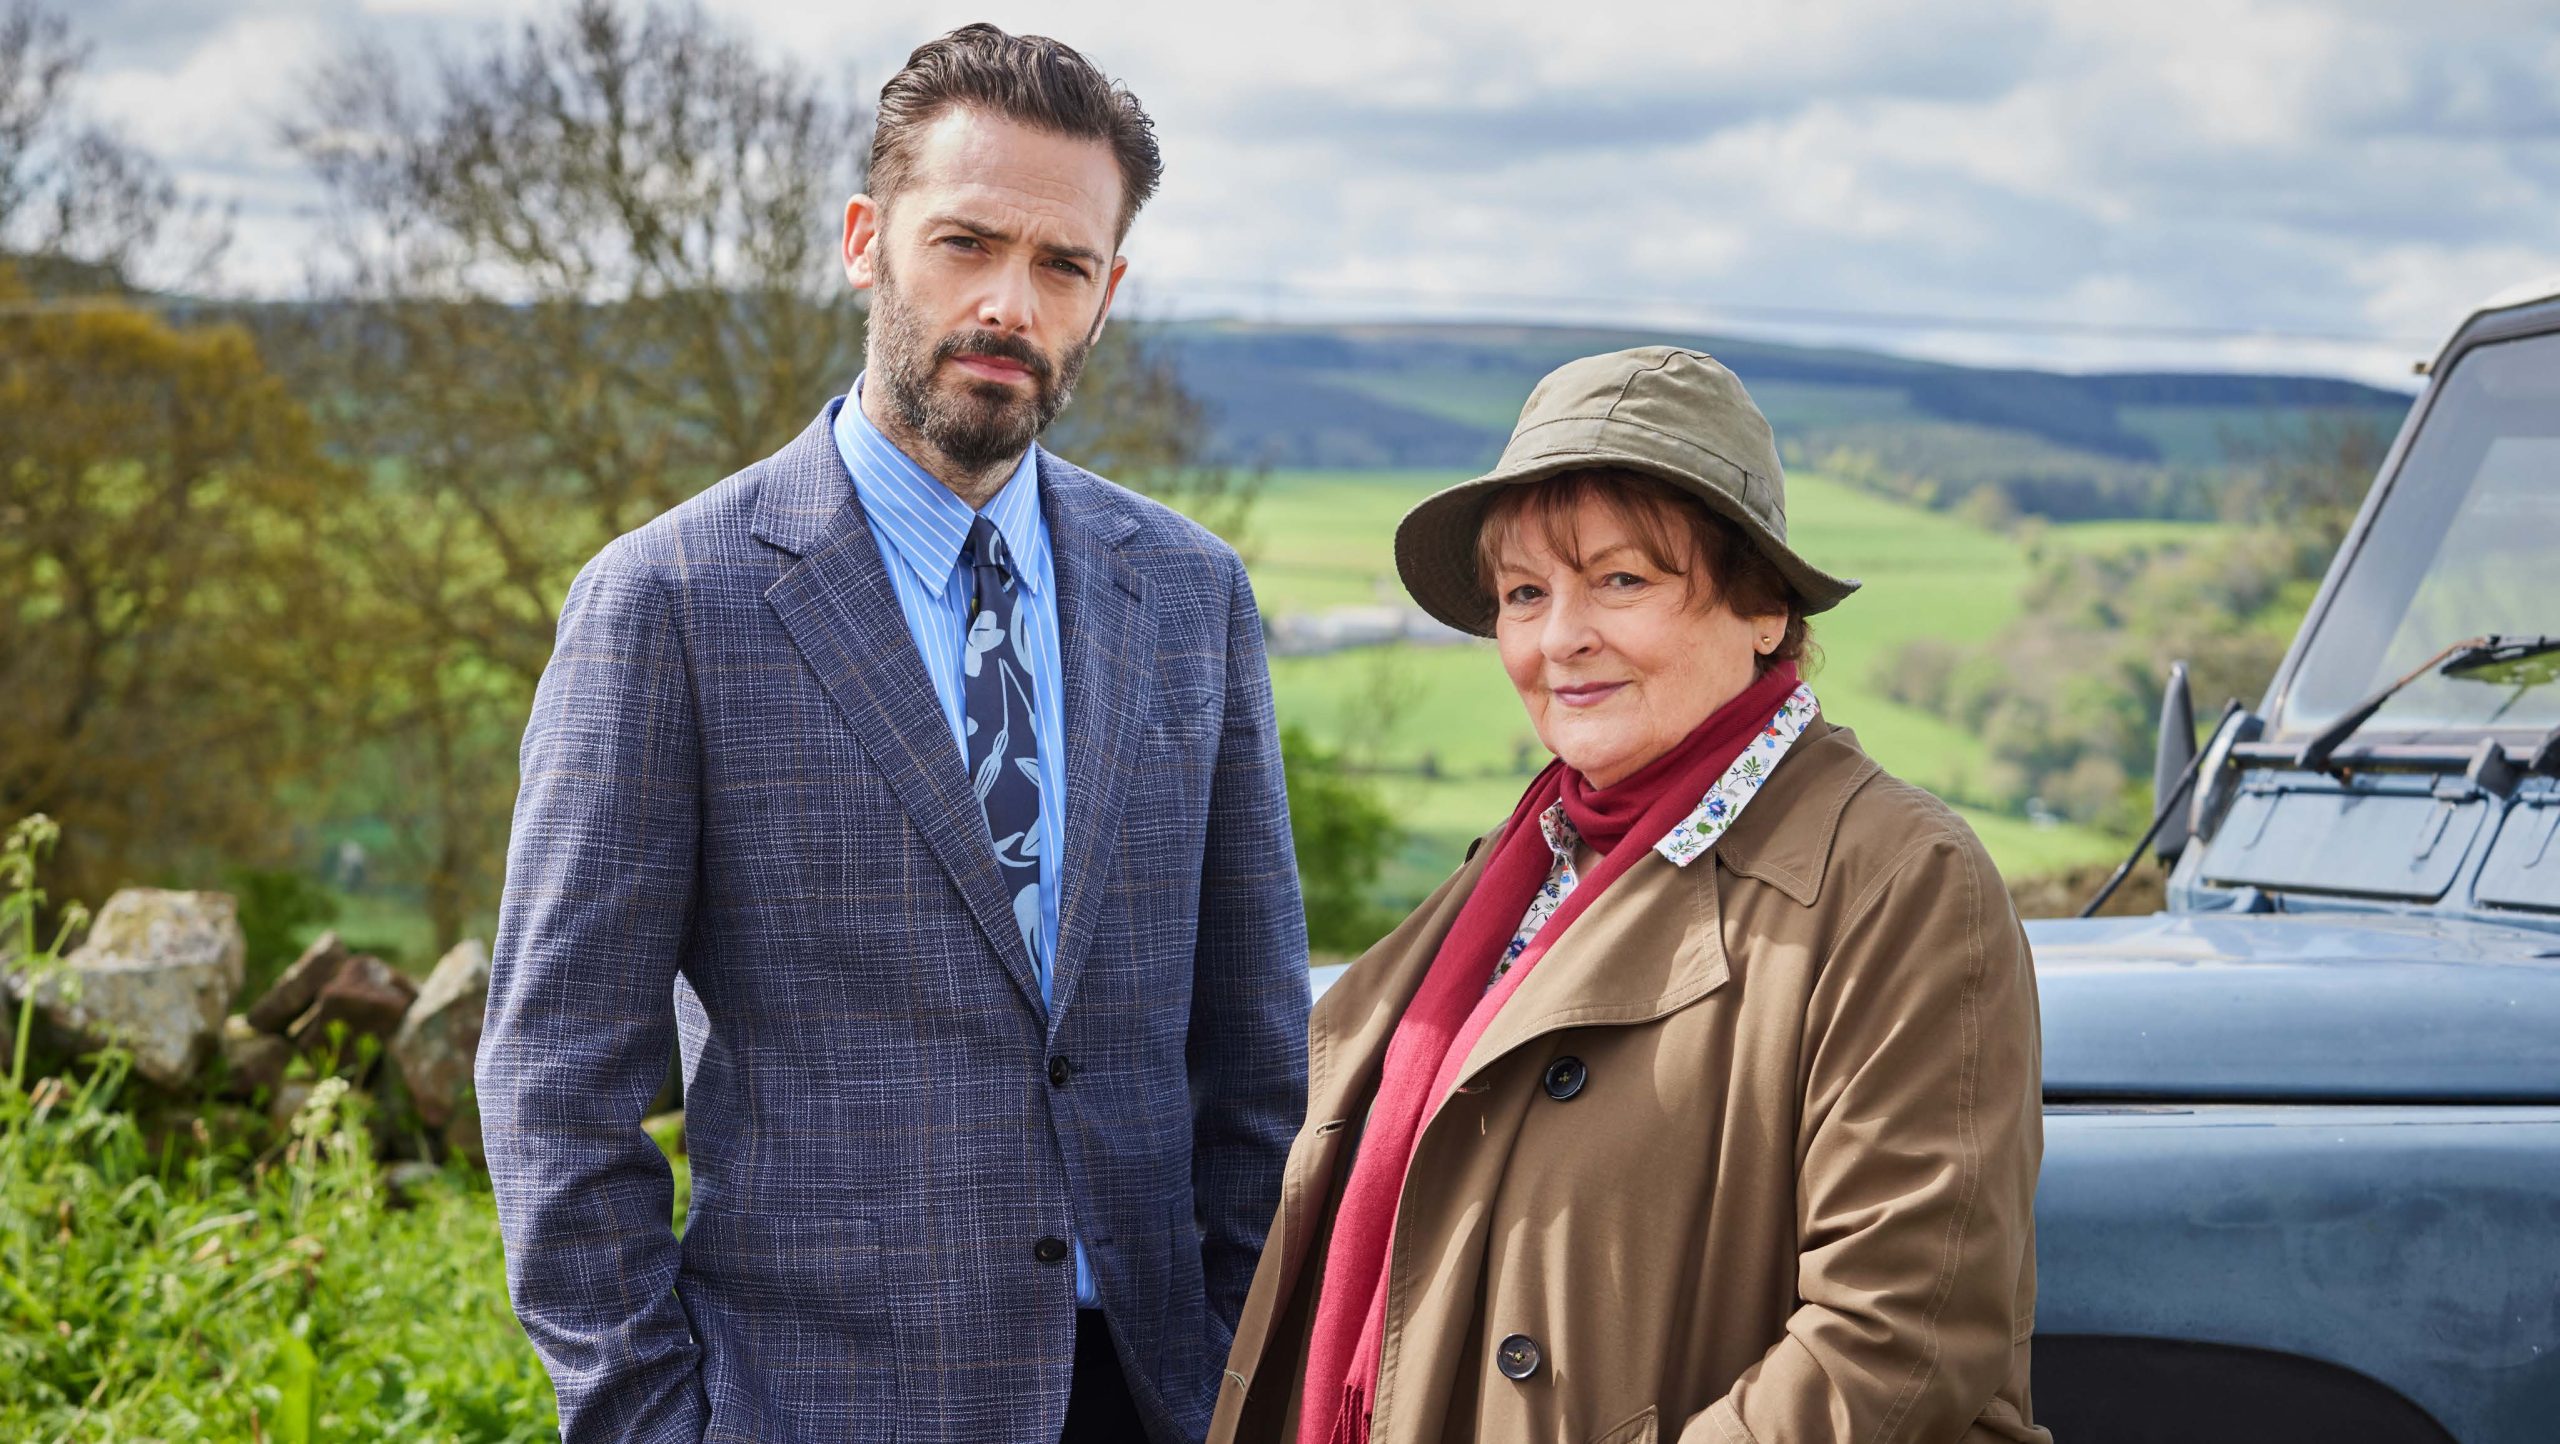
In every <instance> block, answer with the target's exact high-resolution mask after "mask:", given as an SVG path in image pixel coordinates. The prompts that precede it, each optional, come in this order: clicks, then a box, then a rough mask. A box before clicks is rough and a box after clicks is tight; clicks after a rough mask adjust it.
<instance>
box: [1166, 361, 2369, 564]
mask: <svg viewBox="0 0 2560 1444" xmlns="http://www.w3.org/2000/svg"><path fill="white" fill-rule="evenodd" d="M1163 335H1164V339H1165V341H1166V342H1167V343H1168V344H1169V345H1170V346H1171V347H1172V349H1173V350H1174V353H1175V355H1176V356H1177V357H1178V360H1179V365H1180V367H1181V371H1182V378H1183V381H1184V384H1185V385H1186V386H1188V387H1189V388H1190V389H1191V390H1192V392H1193V393H1194V394H1195V395H1197V396H1198V397H1200V398H1201V399H1202V400H1203V401H1205V402H1206V403H1207V404H1208V406H1209V408H1210V411H1211V415H1212V417H1213V418H1214V424H1215V426H1216V431H1217V434H1216V447H1217V450H1218V452H1219V454H1220V455H1221V456H1222V457H1223V458H1225V459H1227V460H1229V461H1234V462H1240V463H1247V464H1267V465H1272V466H1283V467H1361V468H1381V467H1386V468H1404V467H1434V468H1453V467H1454V468H1473V467H1479V466H1483V465H1485V464H1487V463H1489V462H1491V461H1492V460H1493V458H1494V457H1495V456H1497V455H1498V454H1499V453H1500V452H1501V449H1502V443H1503V441H1504V440H1505V439H1506V438H1507V437H1508V436H1509V435H1510V431H1511V423H1512V420H1513V418H1514V417H1515V416H1517V414H1518V412H1519V407H1520V403H1521V401H1522V400H1523V399H1524V398H1526V396H1527V395H1528V392H1529V388H1530V387H1531V386H1532V385H1534V384H1535V383H1536V381H1537V379H1538V378H1539V377H1540V376H1543V375H1544V374H1546V373H1547V372H1548V371H1550V370H1552V369H1554V368H1555V367H1556V366H1557V365H1559V364H1561V363H1563V362H1565V361H1568V360H1571V359H1572V358H1574V357H1576V356H1586V355H1590V354H1592V353H1594V352H1599V351H1611V350H1617V349H1619V348H1622V347H1627V346H1641V345H1652V344H1660V343H1666V342H1667V343H1674V344H1679V345H1688V346H1696V347H1699V348H1701V349H1703V350H1706V351H1709V352H1712V353H1713V354H1714V355H1715V356H1716V357H1717V358H1718V359H1720V360H1722V361H1723V362H1724V363H1725V364H1726V365H1728V366H1731V367H1732V368H1733V369H1734V371H1735V373H1736V374H1737V375H1739V376H1741V377H1742V379H1743V382H1744V384H1745V385H1747V386H1749V387H1750V389H1751V394H1752V396H1753V397H1754V398H1755V399H1756V400H1758V401H1759V403H1760V405H1761V408H1762V409H1763V410H1764V411H1766V412H1767V413H1768V414H1769V420H1770V424H1771V425H1772V426H1773V427H1775V428H1776V430H1777V433H1778V437H1779V441H1780V444H1781V446H1782V447H1783V448H1784V450H1785V453H1786V456H1787V458H1788V460H1789V462H1790V464H1793V465H1812V466H1818V467H1821V468H1823V469H1825V470H1828V471H1832V472H1835V473H1838V474H1841V475H1843V476H1844V478H1845V479H1848V480H1851V481H1854V482H1857V483H1859V484H1862V485H1867V486H1870V487H1871V488H1873V489H1877V490H1883V491H1888V492H1893V493H1897V494H1902V495H1907V496H1912V497H1915V498H1916V499H1919V500H1922V501H1926V502H1930V503H1932V504H1936V505H1952V504H1954V503H1956V502H1958V501H1962V500H1964V499H1965V498H1967V497H1968V496H1970V495H1971V494H1972V493H1973V492H1975V491H1977V490H1980V489H1981V488H1983V487H1986V486H1987V487H1992V488H1994V489H1996V490H1997V491H1998V492H1999V493H2000V494H2001V496H2002V498H2003V499H2004V500H2005V502H2006V503H2007V504H2008V505H2009V506H2010V507H2011V508H2013V509H2015V510H2018V511H2025V512H2035V513H2040V514H2045V515H2052V516H2057V517H2063V518H2081V517H2100V516H2164V517H2165V516H2210V515H2212V514H2213V495H2214V492H2215V490H2216V482H2217V481H2218V479H2219V478H2220V477H2221V476H2223V475H2225V474H2226V473H2227V469H2228V468H2229V467H2231V466H2232V465H2234V464H2236V463H2239V462H2242V461H2245V459H2246V458H2247V457H2250V456H2253V455H2258V454H2263V453H2264V452H2266V451H2268V450H2271V449H2277V448H2280V447H2281V446H2282V444H2283V442H2284V439H2285V438H2286V437H2287V436H2288V435H2290V434H2294V433H2295V432H2296V431H2298V430H2299V428H2301V427H2302V426H2303V425H2305V424H2306V422H2307V421H2309V420H2311V419H2313V418H2345V419H2347V420H2348V421H2350V422H2351V423H2352V424H2356V425H2361V426H2371V427H2374V428H2377V429H2379V430H2381V431H2384V432H2386V433H2387V432H2388V431H2389V429H2391V428H2393V427H2396V426H2397V425H2398V424H2399V420H2400V417H2401V414H2402V413H2403V412H2404V411H2406V410H2407V409H2408V405H2409V399H2410V398H2409V397H2408V396H2406V395H2403V394H2401V393H2399V392H2396V391H2388V390H2384V389H2381V388H2379V387H2373V386H2365V385H2361V384H2359V383H2356V382H2352V381H2342V380H2337V379H2333V378H2327V377H2309V376H2261V375H2248V374H2233V373H2198V374H2117V375H2107V374H2100V375H2070V374H2066V373H2061V372H2052V371H2033V370H1992V369H1986V368H1977V367H1967V366H1953V365H1947V364H1944V363H1940V362H1931V361H1918V360H1912V359H1910V358H1907V357H1898V356H1888V355H1883V354H1880V353H1877V352H1870V351H1856V350H1847V349H1829V348H1815V347H1805V346H1790V345H1782V344H1778V343H1775V342H1769V341H1752V340H1743V339H1738V338H1731V337H1702V336H1691V335H1674V334H1667V333H1647V332H1638V331H1617V330H1600V329H1591V328H1569V327H1553V328H1548V327H1533V326H1498V325H1339V326H1266V325H1252V324H1246V323H1236V322H1202V323H1186V324H1181V325H1176V326H1172V327H1168V328H1166V330H1165V332H1164V333H1163Z"/></svg>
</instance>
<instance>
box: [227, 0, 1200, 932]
mask: <svg viewBox="0 0 2560 1444" xmlns="http://www.w3.org/2000/svg"><path fill="white" fill-rule="evenodd" d="M307 89H308V94H309V101H308V105H307V108H306V111H305V112H304V113H303V114H302V115H301V116H300V117H298V118H297V119H296V120H294V121H293V122H292V123H291V124H290V125H289V126H288V128H287V137H288V139H289V140H290V141H291V143H292V144H293V145H295V146H296V147H297V148H298V149H299V151H300V152H301V154H302V155H303V156H304V157H305V158H306V160H307V161H308V163H309V164H310V165H311V166H312V168H313V170H314V171H315V172H316V174H317V175H318V176H319V178H320V179H321V181H322V182H323V184H324V187H325V189H326V192H327V194H328V195H329V197H330V199H331V204H332V210H333V218H334V229H335V232H336V240H335V243H334V246H333V252H332V255H331V257H330V265H329V266H328V268H327V269H326V272H325V273H324V274H323V275H322V276H320V277H318V278H317V279H315V289H316V290H317V291H318V293H319V295H320V296H321V297H322V298H323V299H324V301H325V304H323V305H321V306H318V307H313V308H307V309H305V310H303V311H302V312H300V313H298V315H297V317H296V319H295V322H294V324H293V325H292V326H291V327H288V328H286V330H285V332H283V333H280V334H279V335H278V336H277V338H276V339H277V342H278V349H279V352H280V354H283V355H285V356H286V357H288V358H289V361H288V364H289V365H290V367H291V369H292V370H293V371H294V373H295V374H297V375H298V376H299V377H300V378H301V385H302V389H303V391H304V394H305V395H306V396H308V397H310V398H311V399H312V402H313V404H314V406H315V408H316V409H317V411H318V414H319V415H320V417H321V419H322V422H323V425H324V427H325V428H326V430H327V433H328V434H329V435H330V437H331V438H332V441H333V444H334V446H335V447H336V448H337V450H338V451H339V452H340V453H341V454H343V455H344V456H346V457H347V458H349V459H350V460H351V461H353V462H355V463H356V464H358V465H359V466H360V467H361V468H363V469H364V470H365V472H366V482H365V485H366V488H367V490H366V496H367V501H366V503H365V504H364V505H362V506H358V507H351V508H348V509H347V512H346V515H345V516H344V517H343V518H342V519H341V521H340V523H339V534H340V544H339V546H338V547H337V548H335V551H336V552H337V554H339V555H341V556H345V557H350V558H361V559H362V566H363V568H364V569H365V571H366V572H367V573H368V575H369V576H370V578H371V585H370V591H369V595H368V597H367V599H366V602H365V604H364V607H363V613H364V617H365V621H364V623H363V626H364V628H365V629H366V634H367V636H368V640H369V645H370V646H371V648H372V654H373V656H374V657H375V658H376V660H377V662H378V665H379V666H380V668H381V669H382V678H381V680H380V681H379V682H378V683H377V684H376V685H373V686H371V687H367V688H364V689H361V690H362V693H363V696H364V699H365V700H364V702H363V703H362V705H363V707H364V708H365V709H366V710H365V713H364V715H363V716H361V717H360V718H359V719H357V720H358V722H359V724H360V725H361V726H362V727H363V728H364V729H365V730H367V731H368V732H370V733H371V734H372V735H374V736H376V737H377V738H379V739H381V740H380V743H379V744H378V745H379V747H380V748H381V749H386V750H387V752H388V753H390V754H396V755H397V756H398V757H399V758H400V759H402V760H401V763H400V765H398V766H388V765H377V766H375V767H373V768H371V769H370V772H371V774H372V775H373V776H375V777H377V778H378V779H380V782H379V785H377V786H376V787H375V788H374V789H373V790H372V794H371V796H370V798H369V800H367V801H365V802H364V803H363V804H362V805H365V806H368V807H370V808H372V809H373V811H372V812H371V814H370V815H372V816H376V817H379V818H383V819H386V820H389V821H390V822H392V823H393V830H394V832H395V834H396V835H397V836H398V837H399V838H400V839H401V841H402V845H403V846H404V848H405V849H406V851H407V852H408V855H409V861H410V862H411V863H412V864H413V866H414V867H415V868H416V869H417V871H418V873H419V874H420V876H421V878H422V880H423V881H424V883H425V886H426V890H427V894H428V901H429V911H430V913H431V914H432V915H433V920H434V925H435V928H436V931H437V932H438V934H439V935H440V937H441V938H443V939H450V938H452V937H453V936H455V935H456V934H458V933H459V932H460V931H461V930H462V929H463V928H464V927H465V926H466V923H467V921H468V920H469V919H470V918H471V917H472V916H474V915H475V910H476V909H479V908H481V907H483V906H485V904H486V902H487V901H488V900H489V899H491V898H492V897H493V896H494V893H495V884H496V880H497V879H496V868H497V863H498V861H499V860H500V859H501V858H502V857H503V852H504V849H503V843H504V838H505V828H506V818H507V810H508V807H509V805H510V802H511V799H512V797H513V795H514V782H515V772H514V765H513V744H514V741H515V736H516V734H517V732H518V731H519V730H520V729H521V727H522V724H523V717H524V708H525V706H526V704H527V702H528V701H529V699H530V697H531V695H532V688H533V683H534V681H535V679H536V678H537V677H538V676H539V674H540V672H541V669H542V667H543V665H544V664H545V662H546V661H547V660H548V658H549V656H550V650H551V636H552V620H553V616H554V614H555V612H556V610H557V607H558V605H559V601H560V598H561V596H562V595H563V593H564V592H565V591H566V589H567V586H568V583H569V581H570V579H571V578H572V576H574V574H575V571H576V568H577V567H578V566H579V564H581V563H582V562H583V561H585V559H586V558H588V557H589V556H592V555H593V554H594V553H595V552H596V551H597V550H598V549H599V548H600V547H601V546H603V544H604V543H605V542H606V541H607V540H609V539H610V538H612V537H613V536H615V535H617V534H619V533H620V532H623V531H626V530H628V529H630V528H632V527H635V526H638V525H640V524H641V523H642V522H644V521H646V520H647V519H648V518H650V517H651V516H653V515H655V514H657V513H658V512H660V511H663V510H665V509H666V508H667V507H669V506H672V505H674V504H676V503H677V502H680V501H682V500H683V499H684V498H685V497H687V496H689V495H691V494H692V493H693V492H694V491H696V490H698V489H700V488H701V487H702V486H704V485H707V484H708V483H710V482H711V481H713V480H716V479H717V478H718V477H720V476H722V475H724V474H726V473H728V472H730V471H733V470H736V469H738V468H740V467H743V466H745V465H747V464H749V463H751V462H752V461H754V460H756V459H757V458H760V457H763V456H765V455H768V454H770V453H771V452H772V451H774V450H775V449H776V448H778V447H779V446H781V445H782V444H783V443H784V442H786V441H787V440H789V439H790V437H791V436H792V435H793V434H794V433H795V432H796V431H798V430H799V429H800V428H801V427H802V426H804V425H806V424H807V423H808V421H809V419H810V418H811V417H812V416H813V415H815V414H816V413H817V412H818V410H819V409H820V407H821V406H822V405H823V404H824V403H825V401H826V400H827V398H828V397H830V396H831V395H834V394H837V393H840V392H841V391H842V390H843V389H844V388H845V386H846V385H847V384H849V383H850V382H851V380H852V378H853V375H854V373H855V371H856V369H857V368H858V366H859V364H860V360H861V355H862V341H863V312H862V308H861V306H860V304H859V302H858V301H857V299H856V297H855V295H854V293H853V292H852V291H851V290H850V289H849V288H848V287H847V286H846V285H845V283H844V279H843V275H842V271H841V268H840V266H839V265H838V263H837V260H836V247H835V242H836V236H837V224H838V217H839V215H840V213H841V207H842V204H843V201H844V199H845V198H846V197H847V196H849V195H851V194H852V193H853V192H854V191H855V190H857V189H859V187H860V185H861V182H862V175H861V162H862V158H863V157H864V156H865V155H866V154H867V152H868V150H869V145H870V116H869V113H868V112H867V110H865V109H864V108H862V107H861V106H859V105H857V104H854V103H851V102H848V101H846V100H843V99H841V98H840V97H841V96H843V95H845V94H847V93H849V88H848V87H845V86H842V85H834V86H830V85H823V84H821V83H819V82H817V81H816V80H814V79H813V78H811V77H810V76H809V75H807V74H806V73H804V72H803V71H801V70H800V69H798V68H797V67H795V66H793V65H791V64H789V63H787V62H774V61H769V60H767V59H764V58H762V57H760V56H759V55H758V54H757V53H756V52H755V50H754V49H753V48H752V47H751V46H750V45H749V44H748V43H747V42H746V41H745V40H743V39H742V38H741V37H739V36H738V35H736V34H734V33H732V32H731V31H729V30H728V29H726V28H724V27H722V26H720V25H718V24H716V23H714V22H713V21H711V20H709V19H708V18H706V17H705V16H704V15H703V14H702V12H701V11H700V10H699V9H698V8H695V7H694V6H692V5H691V4H688V3H682V0H573V3H569V4H566V5H564V6H563V7H562V8H560V9H558V10H557V11H554V12H553V13H551V14H550V15H548V16H546V17H545V18H542V19H539V20H536V21H534V22H532V23H529V24H526V25H524V26H522V27H521V28H519V29H517V30H516V31H514V32H512V33H510V34H508V35H507V36H505V37H503V38H501V39H499V40H497V41H495V42H493V43H491V44H489V45H487V46H485V47H483V48H481V49H480V50H478V51H476V52H474V53H471V54H468V55H462V56H448V57H445V58H444V59H442V60H441V61H439V62H435V63H432V64H429V65H424V66H419V65H415V64H404V62H403V61H402V60H401V59H400V58H399V57H396V56H393V55H391V54H389V53H388V52H385V51H381V50H378V49H370V50H368V49H359V50H356V51H353V52H350V53H348V54H346V55H344V56H342V57H340V58H339V59H338V60H336V61H335V62H333V63H331V64H330V65H329V66H327V67H326V68H325V69H324V70H323V71H322V72H321V73H320V74H319V75H317V76H316V77H314V79H313V81H312V83H311V85H310V86H309V87H308V88H307ZM1105 353H1106V354H1104V355H1101V356H1098V357H1097V360H1096V363H1095V366H1094V368H1093V371H1092V372H1090V373H1088V379H1087V384H1086V385H1085V387H1084V388H1083V394H1082V396H1081V397H1080V399H1079V401H1078V403H1077V407H1076V414H1077V416H1078V418H1079V421H1081V422H1084V423H1085V424H1087V425H1088V428H1089V431H1090V434H1091V435H1092V436H1093V438H1094V440H1095V442H1096V445H1097V446H1098V448H1099V449H1100V451H1101V452H1102V453H1104V454H1103V455H1102V456H1100V457H1099V458H1097V459H1100V460H1103V461H1107V462H1112V463H1115V464H1118V465H1121V466H1122V467H1124V468H1125V469H1126V470H1127V471H1128V472H1131V473H1134V475H1130V476H1128V477H1127V479H1131V480H1134V481H1136V482H1138V483H1140V484H1142V485H1145V484H1152V485H1155V486H1157V487H1159V488H1160V489H1171V490H1175V491H1177V492H1180V491H1183V490H1184V489H1185V488H1188V494H1189V495H1191V496H1193V497H1196V498H1198V499H1199V500H1200V501H1201V503H1202V504H1204V505H1206V506H1208V508H1209V509H1210V510H1211V511H1212V512H1214V513H1216V514H1215V515H1213V517H1212V518H1211V519H1212V520H1213V521H1219V522H1224V523H1226V524H1228V525H1230V526H1232V525H1234V524H1235V523H1236V522H1237V521H1239V520H1240V519H1241V515H1242V509H1241V504H1240V502H1239V501H1238V500H1236V499H1235V498H1236V497H1242V496H1243V489H1242V488H1241V487H1239V486H1237V485H1236V484H1235V483H1234V481H1233V479H1232V478H1231V477H1229V476H1228V474H1227V473H1225V472H1223V471H1221V470H1219V469H1216V468H1212V467H1204V466H1201V465H1199V464H1197V462H1196V459H1195V458H1196V455H1197V450H1196V448H1197V445H1198V436H1199V433H1200V430H1201V427H1200V424H1199V423H1200V417H1199V415H1198V411H1197V408H1196V406H1194V405H1193V404H1192V403H1191V402H1190V400H1189V398H1188V397H1187V396H1185V395H1184V394H1183V393H1182V392H1181V389H1180V387H1179V386H1178V385H1177V384H1175V383H1174V381H1173V378H1172V374H1171V370H1170V361H1169V357H1168V356H1166V355H1164V354H1162V353H1160V352H1158V351H1156V350H1152V349H1150V348H1149V347H1148V345H1147V344H1146V341H1145V339H1144V338H1143V337H1141V336H1137V335H1134V334H1130V335H1123V334H1121V333H1119V332H1118V331H1115V333H1114V339H1113V341H1112V342H1111V343H1109V344H1108V345H1106V348H1105ZM1231 492H1232V493H1235V497H1230V496H1229V493H1231ZM1221 506H1223V507H1224V510H1223V511H1220V510H1219V508H1220V507H1221Z"/></svg>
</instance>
